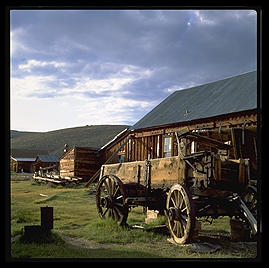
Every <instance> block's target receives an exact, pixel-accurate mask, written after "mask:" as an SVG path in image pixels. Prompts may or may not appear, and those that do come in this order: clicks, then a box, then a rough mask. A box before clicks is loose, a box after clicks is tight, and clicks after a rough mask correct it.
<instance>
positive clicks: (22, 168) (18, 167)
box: [10, 148, 48, 173]
mask: <svg viewBox="0 0 269 268" xmlns="http://www.w3.org/2000/svg"><path fill="white" fill-rule="evenodd" d="M39 154H42V155H45V154H48V151H46V150H29V149H14V148H11V151H10V170H11V171H14V172H29V173H31V172H33V169H32V165H33V164H34V163H35V159H36V157H37V155H39Z"/></svg>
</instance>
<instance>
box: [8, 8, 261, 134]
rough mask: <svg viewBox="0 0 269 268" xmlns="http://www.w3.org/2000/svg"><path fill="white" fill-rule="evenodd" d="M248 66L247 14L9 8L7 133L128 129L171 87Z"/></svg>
mask: <svg viewBox="0 0 269 268" xmlns="http://www.w3.org/2000/svg"><path fill="white" fill-rule="evenodd" d="M256 68H257V13H256V11H254V10H176V9H174V10H11V11H10V128H11V129H13V130H21V131H41V132H46V131H51V130H57V129H63V128H69V127H77V126H85V125H102V124H113V125H116V124H120V125H121V124H122V125H134V124H135V123H136V122H137V121H138V120H140V119H141V118H142V117H143V116H144V115H146V114H147V113H148V112H149V111H151V110H152V109H153V108H154V107H155V106H157V105H158V104H159V103H160V102H161V101H163V100H164V99H165V98H166V97H168V96H169V95H170V94H172V93H173V92H174V91H175V90H181V89H185V88H189V87H193V86H196V85H201V84H204V83H207V82H212V81H216V80H220V79H223V78H226V77H230V76H234V75H238V74H241V73H245V72H249V71H252V70H256Z"/></svg>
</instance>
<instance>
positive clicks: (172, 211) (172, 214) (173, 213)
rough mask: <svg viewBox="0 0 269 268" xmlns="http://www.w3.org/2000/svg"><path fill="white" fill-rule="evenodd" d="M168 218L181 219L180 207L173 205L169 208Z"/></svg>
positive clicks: (171, 219)
mask: <svg viewBox="0 0 269 268" xmlns="http://www.w3.org/2000/svg"><path fill="white" fill-rule="evenodd" d="M168 218H169V220H170V221H179V220H180V219H181V211H180V209H178V208H175V207H171V208H169V210H168Z"/></svg>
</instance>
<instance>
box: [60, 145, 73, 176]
mask: <svg viewBox="0 0 269 268" xmlns="http://www.w3.org/2000/svg"><path fill="white" fill-rule="evenodd" d="M74 161H75V149H74V148H72V149H71V150H69V151H68V152H67V153H66V154H65V155H64V156H62V157H61V158H60V176H61V177H72V176H75V173H74Z"/></svg>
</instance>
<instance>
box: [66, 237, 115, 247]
mask: <svg viewBox="0 0 269 268" xmlns="http://www.w3.org/2000/svg"><path fill="white" fill-rule="evenodd" d="M61 237H62V239H63V240H64V241H65V242H66V244H67V245H68V246H70V247H72V248H89V249H96V248H110V247H113V246H114V245H115V244H112V243H98V242H95V241H93V240H86V239H83V238H75V237H70V236H67V235H61Z"/></svg>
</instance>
